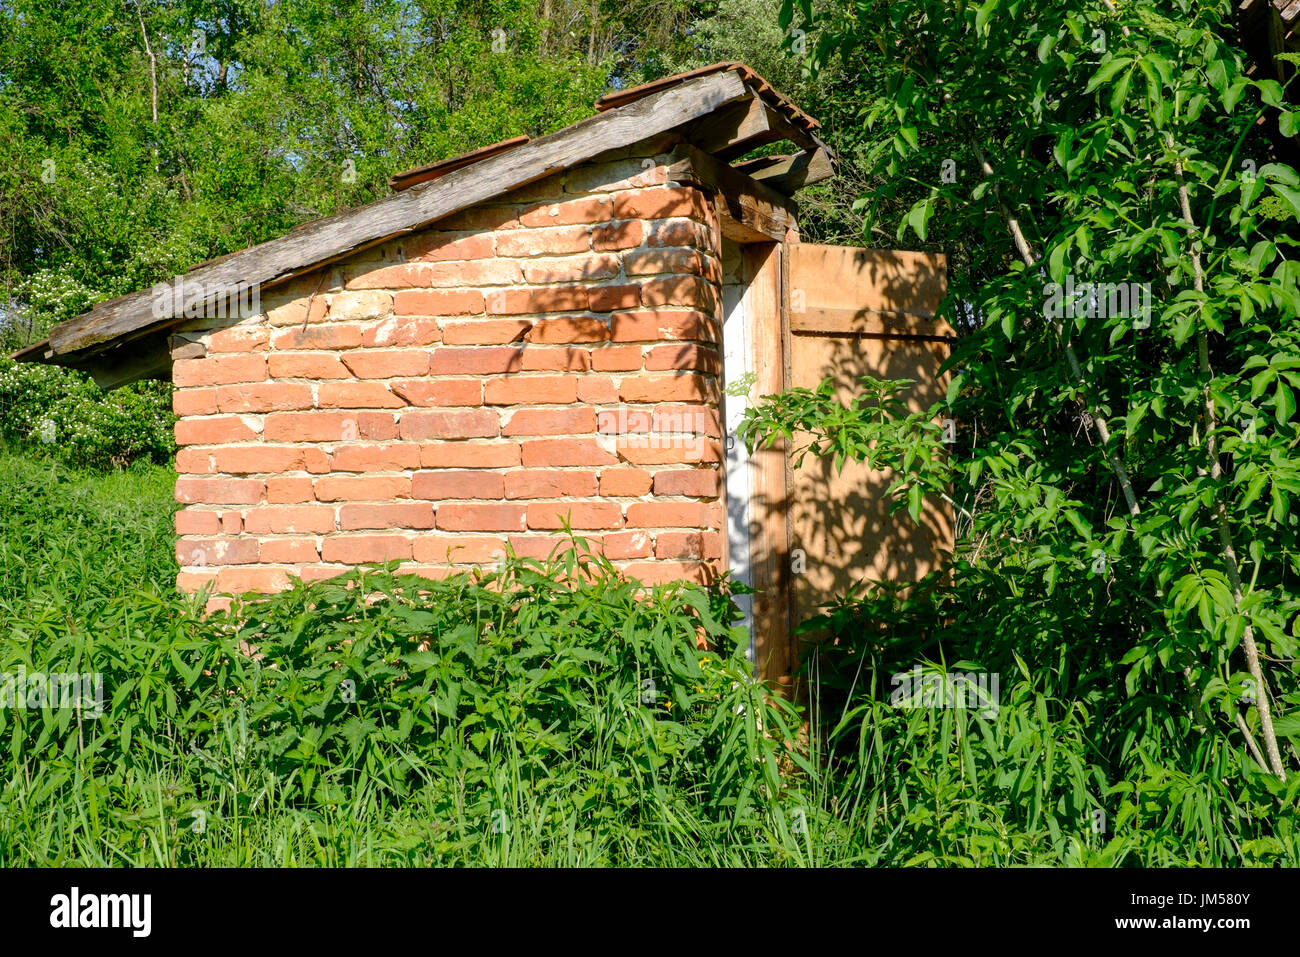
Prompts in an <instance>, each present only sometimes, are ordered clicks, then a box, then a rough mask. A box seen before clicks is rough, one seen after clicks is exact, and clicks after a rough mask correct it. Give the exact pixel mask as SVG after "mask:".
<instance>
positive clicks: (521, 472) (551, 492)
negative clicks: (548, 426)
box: [505, 469, 648, 499]
mask: <svg viewBox="0 0 1300 957" xmlns="http://www.w3.org/2000/svg"><path fill="white" fill-rule="evenodd" d="M647 484H648V483H647ZM595 494H596V473H595V472H566V471H561V470H558V469H555V470H552V469H516V470H515V471H512V472H507V473H506V475H505V495H506V498H512V499H513V498H582V497H584V496H590V495H595Z"/></svg>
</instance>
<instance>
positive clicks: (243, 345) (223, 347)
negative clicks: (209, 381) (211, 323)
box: [207, 326, 271, 352]
mask: <svg viewBox="0 0 1300 957" xmlns="http://www.w3.org/2000/svg"><path fill="white" fill-rule="evenodd" d="M270 341H271V333H270V330H268V329H267V328H266V327H264V326H231V327H230V328H229V329H219V330H218V331H216V332H214V333H212V334H211V335H210V336H208V337H207V346H208V352H265V351H266V346H267V343H269V342H270Z"/></svg>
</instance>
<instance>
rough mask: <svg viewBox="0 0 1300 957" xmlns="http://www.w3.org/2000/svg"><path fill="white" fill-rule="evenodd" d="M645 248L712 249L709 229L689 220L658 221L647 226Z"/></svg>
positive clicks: (712, 244) (712, 243)
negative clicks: (682, 247) (683, 247)
mask: <svg viewBox="0 0 1300 957" xmlns="http://www.w3.org/2000/svg"><path fill="white" fill-rule="evenodd" d="M646 245H647V246H693V247H695V248H697V249H706V250H708V249H713V248H714V242H713V240H712V237H711V236H710V232H709V227H708V226H705V225H704V224H703V223H697V222H694V221H693V220H689V219H659V220H655V221H654V222H651V223H650V224H649V229H648V231H647V234H646Z"/></svg>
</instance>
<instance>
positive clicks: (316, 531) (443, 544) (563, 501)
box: [174, 156, 724, 592]
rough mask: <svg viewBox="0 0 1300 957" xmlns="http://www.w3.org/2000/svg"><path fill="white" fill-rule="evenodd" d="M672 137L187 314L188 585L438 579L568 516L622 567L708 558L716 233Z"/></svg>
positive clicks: (183, 435)
mask: <svg viewBox="0 0 1300 957" xmlns="http://www.w3.org/2000/svg"><path fill="white" fill-rule="evenodd" d="M665 160H666V158H665V157H664V156H659V157H657V158H655V159H653V160H649V161H647V160H645V159H643V158H642V157H638V156H625V157H622V158H616V159H613V160H609V161H604V162H598V163H591V164H588V165H586V166H583V167H579V168H578V169H575V170H572V171H569V172H568V173H565V174H559V175H556V176H554V177H551V178H549V179H547V180H544V181H542V182H540V183H538V184H534V185H533V186H529V187H526V188H525V189H523V190H520V191H517V192H515V193H512V194H510V195H509V196H506V197H504V198H503V199H502V200H501V201H499V202H496V203H492V204H485V205H480V206H476V207H473V208H472V209H470V210H468V211H466V212H463V213H461V214H458V215H456V216H454V217H452V218H450V219H447V220H443V221H440V222H439V223H437V224H435V227H436V228H433V229H430V230H425V231H422V232H419V233H416V234H413V235H411V236H408V237H404V238H403V239H401V240H397V241H392V242H389V243H387V244H384V245H382V246H379V247H375V248H372V249H370V250H366V251H363V252H361V253H358V254H356V255H354V256H353V257H351V258H350V259H348V260H345V261H343V262H341V263H338V264H335V265H332V266H330V267H326V268H324V269H322V270H319V271H317V272H315V273H313V274H310V275H307V276H303V277H299V278H298V279H295V280H293V281H292V283H290V284H289V285H288V287H287V288H286V287H281V288H278V289H275V290H272V291H268V292H265V293H263V296H262V308H263V309H264V310H265V312H264V313H263V314H261V315H258V316H254V317H251V318H248V319H245V320H242V321H240V322H238V323H237V324H232V323H231V322H230V321H225V322H217V321H215V320H202V319H200V320H194V321H191V322H189V323H187V324H186V325H185V326H183V327H181V330H180V335H181V339H183V340H185V342H184V344H183V348H178V349H177V351H176V354H177V355H191V354H195V353H198V354H200V357H197V358H178V359H176V361H175V364H174V380H175V385H176V387H177V389H176V394H175V395H176V398H175V410H176V413H177V415H178V416H180V419H179V421H178V422H177V425H176V438H177V442H178V443H179V444H180V445H181V449H180V452H179V453H178V455H177V461H176V464H177V471H178V472H179V476H178V479H177V483H176V496H177V499H178V500H179V501H180V502H182V503H183V504H184V506H185V507H184V508H183V509H182V510H181V511H180V512H179V513H178V514H177V517H176V526H177V534H178V536H179V537H178V542H177V555H178V558H179V561H180V564H181V572H180V576H179V583H180V585H181V587H182V588H185V589H189V590H195V589H197V588H198V587H199V586H201V585H202V584H204V583H205V582H207V581H209V580H211V579H213V578H215V580H216V588H217V590H218V591H236V592H237V591H242V590H258V591H267V590H275V589H277V588H281V587H284V586H285V584H286V583H287V581H288V579H289V576H293V575H301V576H302V577H304V578H307V579H318V578H324V577H329V576H333V575H336V574H339V573H341V572H343V571H345V570H347V569H348V568H349V567H350V566H353V565H355V564H357V563H362V562H370V561H386V560H391V559H399V560H401V561H402V562H404V563H405V564H404V566H403V567H405V568H408V569H410V570H415V571H418V572H419V573H421V574H427V575H430V576H441V575H445V574H448V573H449V572H451V571H454V570H457V569H460V568H464V567H466V566H468V565H473V564H482V563H490V562H492V561H494V560H495V559H496V558H497V557H499V556H500V555H501V554H502V553H503V551H504V549H505V546H506V544H507V543H509V545H510V546H511V547H512V548H513V549H514V551H515V552H516V553H517V554H519V555H525V556H533V557H545V556H546V555H547V554H548V553H549V552H550V551H551V549H552V548H553V547H554V546H555V544H556V543H557V541H559V540H560V536H559V534H558V530H559V529H560V525H561V520H562V519H563V518H566V517H567V518H568V520H569V521H570V523H571V525H572V527H573V528H574V529H575V531H580V534H583V535H584V536H585V537H588V538H589V539H590V540H591V541H592V542H593V543H594V544H597V545H598V547H599V548H601V549H603V551H604V554H605V555H606V556H607V557H608V558H610V559H611V560H612V561H614V562H615V563H616V564H617V565H619V566H620V567H622V568H624V569H625V570H626V571H627V572H628V573H630V574H632V575H634V576H636V577H638V578H641V579H643V580H645V581H649V582H657V581H663V580H670V579H675V578H688V579H695V580H699V579H702V578H703V577H705V576H706V574H707V569H708V566H710V565H713V566H715V567H716V566H717V565H718V564H719V563H720V560H721V556H722V532H721V529H722V528H723V520H724V519H723V506H722V502H721V473H720V465H719V461H720V458H721V447H720V441H719V436H720V428H719V399H718V378H717V377H718V375H719V374H720V371H721V370H720V362H721V358H720V346H719V345H718V343H719V342H720V340H721V334H720V330H719V301H718V288H719V287H718V284H719V282H720V267H719V259H718V256H719V251H720V245H719V243H720V234H719V231H718V224H717V221H716V216H715V213H714V211H713V210H712V209H711V208H710V206H709V203H708V202H707V200H706V199H705V197H704V196H703V195H702V194H701V193H699V192H698V191H697V190H695V189H694V188H692V187H689V186H682V185H677V184H673V183H668V182H666V181H665V177H666V167H665V165H664V163H665ZM176 344H177V342H176V341H174V345H176Z"/></svg>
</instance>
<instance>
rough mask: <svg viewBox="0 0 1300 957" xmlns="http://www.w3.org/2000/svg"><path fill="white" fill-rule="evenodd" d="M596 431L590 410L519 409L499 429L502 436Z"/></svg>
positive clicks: (593, 415) (593, 413)
mask: <svg viewBox="0 0 1300 957" xmlns="http://www.w3.org/2000/svg"><path fill="white" fill-rule="evenodd" d="M594 431H596V413H595V412H594V411H593V410H591V409H520V410H519V411H518V412H516V413H514V414H513V415H511V416H510V419H509V421H508V422H506V424H505V426H504V427H502V429H501V434H502V435H586V434H588V433H591V432H594Z"/></svg>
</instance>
